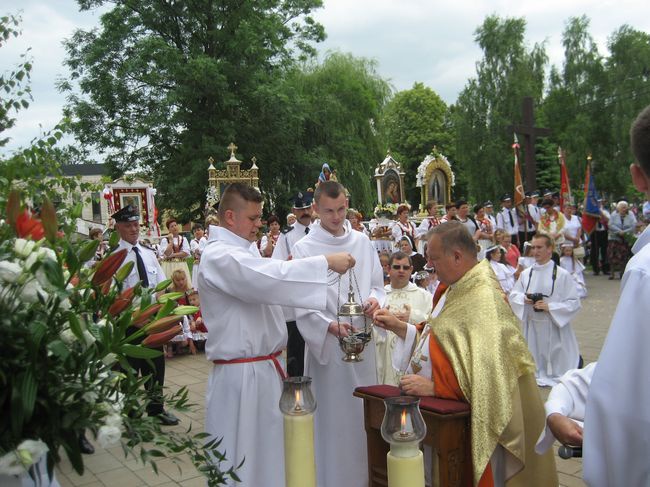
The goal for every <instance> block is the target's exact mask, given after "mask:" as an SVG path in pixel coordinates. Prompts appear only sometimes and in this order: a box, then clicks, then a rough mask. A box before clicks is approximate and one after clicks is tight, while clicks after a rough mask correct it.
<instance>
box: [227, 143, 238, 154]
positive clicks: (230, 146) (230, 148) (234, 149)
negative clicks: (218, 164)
mask: <svg viewBox="0 0 650 487" xmlns="http://www.w3.org/2000/svg"><path fill="white" fill-rule="evenodd" d="M228 150H229V151H230V157H233V156H234V155H235V151H236V150H237V146H236V145H235V144H233V143H232V142H231V143H230V145H229V146H228Z"/></svg>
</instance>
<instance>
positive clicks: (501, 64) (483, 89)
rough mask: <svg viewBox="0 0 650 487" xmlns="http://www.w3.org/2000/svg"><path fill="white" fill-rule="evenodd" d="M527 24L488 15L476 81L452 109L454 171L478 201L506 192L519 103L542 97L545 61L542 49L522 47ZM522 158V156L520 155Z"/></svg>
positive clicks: (479, 40)
mask: <svg viewBox="0 0 650 487" xmlns="http://www.w3.org/2000/svg"><path fill="white" fill-rule="evenodd" d="M525 31H526V21H525V20H524V19H523V18H506V19H501V18H499V17H498V16H495V15H492V16H489V17H487V18H486V19H485V21H484V22H483V24H482V25H481V26H480V27H479V28H478V29H477V30H476V33H475V40H476V42H477V43H478V45H479V46H480V47H481V49H482V50H483V59H482V60H481V61H479V63H478V64H477V70H476V71H477V73H476V78H472V79H470V80H469V81H468V83H467V85H466V86H465V88H464V89H463V91H461V93H460V95H459V97H458V100H457V102H456V105H455V107H454V109H453V114H454V115H453V123H454V128H455V135H456V141H455V143H456V150H455V153H456V166H455V167H456V169H457V170H458V171H459V172H460V173H461V175H460V176H461V177H460V179H461V180H463V181H466V182H467V191H468V194H469V195H471V196H472V197H473V198H476V199H477V200H478V201H481V200H483V199H486V198H494V197H495V196H496V195H498V194H500V193H502V192H504V191H511V188H512V187H513V171H512V149H511V146H512V132H509V131H508V130H507V127H508V126H509V125H511V124H512V123H513V122H520V121H521V100H522V98H523V97H525V96H531V97H532V98H533V100H534V102H535V103H536V104H537V103H538V102H539V100H540V99H541V97H542V90H543V85H544V67H545V65H546V63H547V56H546V52H545V49H544V46H543V45H539V44H535V45H534V46H533V47H532V49H530V50H528V49H527V48H526V46H525V42H524V41H525V39H524V36H525ZM522 156H523V154H522Z"/></svg>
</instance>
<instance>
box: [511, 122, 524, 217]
mask: <svg viewBox="0 0 650 487" xmlns="http://www.w3.org/2000/svg"><path fill="white" fill-rule="evenodd" d="M514 136H515V142H514V144H512V150H513V151H514V153H515V177H514V180H515V191H514V193H513V195H514V199H513V202H512V203H513V205H514V206H515V208H516V207H518V206H519V205H521V204H523V203H524V199H525V198H526V194H525V193H524V184H523V183H522V182H521V167H520V166H519V141H518V140H517V134H514Z"/></svg>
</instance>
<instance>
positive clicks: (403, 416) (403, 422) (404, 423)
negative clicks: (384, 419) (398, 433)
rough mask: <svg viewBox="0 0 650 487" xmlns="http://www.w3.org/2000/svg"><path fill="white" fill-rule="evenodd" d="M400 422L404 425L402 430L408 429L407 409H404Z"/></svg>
mask: <svg viewBox="0 0 650 487" xmlns="http://www.w3.org/2000/svg"><path fill="white" fill-rule="evenodd" d="M400 422H401V425H402V431H404V430H406V409H402V414H401V418H400Z"/></svg>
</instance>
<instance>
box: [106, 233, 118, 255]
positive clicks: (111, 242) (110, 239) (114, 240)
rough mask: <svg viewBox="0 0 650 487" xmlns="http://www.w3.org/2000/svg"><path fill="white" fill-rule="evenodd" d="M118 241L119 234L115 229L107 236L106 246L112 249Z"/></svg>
mask: <svg viewBox="0 0 650 487" xmlns="http://www.w3.org/2000/svg"><path fill="white" fill-rule="evenodd" d="M118 243H120V234H119V233H117V232H115V231H113V232H111V236H110V237H108V246H109V247H110V248H111V250H113V249H114V248H115V247H117V244H118Z"/></svg>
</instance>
